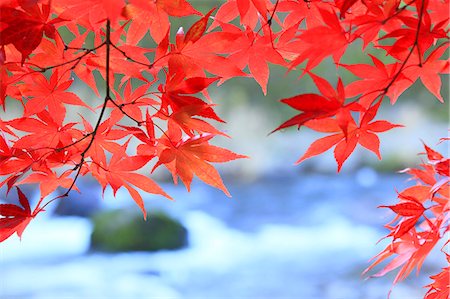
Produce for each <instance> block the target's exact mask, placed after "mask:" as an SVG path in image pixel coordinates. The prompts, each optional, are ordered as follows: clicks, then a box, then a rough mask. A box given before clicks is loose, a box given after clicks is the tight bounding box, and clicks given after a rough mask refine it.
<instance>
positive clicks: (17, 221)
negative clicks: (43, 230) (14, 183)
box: [0, 188, 37, 242]
mask: <svg viewBox="0 0 450 299" xmlns="http://www.w3.org/2000/svg"><path fill="white" fill-rule="evenodd" d="M17 195H18V197H19V203H20V204H21V206H22V207H20V206H18V205H14V204H0V242H3V241H5V240H6V239H8V238H9V237H10V236H11V235H12V234H14V233H17V235H18V236H19V238H22V234H23V231H24V230H25V228H26V227H27V225H28V224H29V223H30V221H31V220H32V219H33V218H34V217H35V216H36V214H37V212H36V211H35V212H34V213H32V212H31V209H30V204H29V202H28V198H27V197H26V196H25V194H23V192H22V191H21V190H20V189H19V188H17Z"/></svg>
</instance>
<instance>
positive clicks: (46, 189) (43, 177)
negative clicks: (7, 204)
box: [20, 167, 78, 198]
mask: <svg viewBox="0 0 450 299" xmlns="http://www.w3.org/2000/svg"><path fill="white" fill-rule="evenodd" d="M71 173H72V170H68V171H65V172H64V173H62V174H61V175H60V176H58V175H57V174H56V173H55V172H54V171H52V170H51V169H49V168H43V167H41V168H40V169H39V172H33V173H32V174H30V175H29V176H28V177H26V178H25V179H23V180H22V181H20V184H35V183H39V188H40V191H41V198H45V197H47V196H48V195H50V194H51V193H52V192H54V191H55V190H56V189H57V188H58V187H63V188H66V189H68V188H70V187H71V185H72V183H73V178H69V177H68V176H69V175H70V174H71ZM73 188H74V189H75V190H78V189H77V188H76V186H73Z"/></svg>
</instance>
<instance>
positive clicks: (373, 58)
mask: <svg viewBox="0 0 450 299" xmlns="http://www.w3.org/2000/svg"><path fill="white" fill-rule="evenodd" d="M448 5H449V3H448V0H408V1H400V0H383V1H381V0H334V1H333V0H228V1H226V2H225V3H223V4H222V5H221V6H220V7H218V8H217V9H211V10H210V11H208V12H207V13H206V14H203V13H201V12H200V11H198V10H197V9H196V8H195V7H194V6H193V5H192V4H191V3H189V1H187V0H178V1H175V0H155V1H146V0H127V1H124V0H117V1H113V0H57V1H56V0H3V1H1V2H0V15H1V20H0V78H1V80H0V106H1V108H2V109H3V110H4V111H8V109H9V107H8V106H9V103H10V102H14V101H16V102H17V103H18V104H19V105H21V106H22V107H23V111H22V113H21V115H20V116H18V117H17V118H14V119H11V120H0V176H2V180H1V181H0V187H5V188H6V189H7V191H8V192H9V191H10V190H11V189H13V188H17V192H18V199H19V202H20V206H19V205H14V204H2V205H0V216H1V217H0V241H4V240H5V239H7V238H8V237H10V236H11V235H12V234H14V233H17V234H18V235H19V236H21V235H22V232H23V230H24V229H25V227H26V226H27V225H28V223H29V222H30V221H31V219H33V218H34V217H35V216H36V215H37V214H38V213H39V212H41V211H43V210H44V208H45V207H46V205H48V204H49V203H51V202H53V201H55V200H58V199H60V198H62V197H66V196H67V195H68V194H69V192H71V191H72V190H74V189H75V190H76V189H77V187H76V184H77V179H78V178H79V177H80V176H84V175H87V174H92V176H93V177H94V178H96V179H97V180H98V182H99V183H100V185H101V186H102V188H103V190H105V188H107V187H111V188H112V190H113V191H114V194H115V193H116V192H117V190H119V189H120V188H122V187H124V188H125V189H126V190H127V191H128V192H129V193H130V196H131V197H132V198H133V200H134V201H135V202H136V203H137V205H138V206H139V207H140V208H141V210H142V211H143V213H144V217H145V207H144V202H143V199H142V195H141V193H142V192H146V193H153V194H157V195H161V196H163V197H166V198H168V199H171V197H170V195H168V194H167V193H166V192H165V191H164V190H163V189H162V188H161V187H160V186H159V185H158V184H157V183H156V182H154V181H153V180H152V179H151V178H150V175H151V172H152V171H153V170H154V169H156V168H165V169H167V170H168V171H169V172H170V173H171V175H172V177H173V180H174V183H177V182H178V179H180V180H181V181H182V183H183V184H184V185H185V186H186V188H187V189H188V190H189V188H190V184H191V182H192V180H193V178H194V176H196V177H198V178H199V179H200V180H202V181H203V182H205V183H206V184H209V185H211V186H213V187H215V188H218V189H220V190H222V191H223V192H224V193H225V194H227V195H230V194H229V192H228V190H227V189H226V187H225V185H224V183H223V181H222V179H221V177H220V175H219V173H218V172H217V170H216V169H215V167H214V166H213V165H212V164H211V163H223V162H228V161H231V160H235V159H240V158H245V156H243V155H239V154H236V153H233V152H231V151H229V150H227V149H224V148H220V147H217V146H214V145H212V144H211V140H212V139H213V138H215V137H218V136H225V137H227V135H226V134H225V133H223V132H221V131H220V130H218V129H217V128H216V126H215V124H217V123H220V122H224V121H223V120H222V119H221V118H220V117H219V116H218V115H217V114H216V112H215V111H214V107H215V104H213V102H212V99H211V98H210V96H209V94H208V87H209V86H211V85H218V84H221V83H223V82H224V81H227V80H229V79H231V78H234V77H252V78H254V79H255V81H256V82H257V83H258V84H259V85H260V87H261V89H262V91H263V93H264V94H266V93H267V84H268V80H269V74H270V69H269V64H277V65H280V66H282V67H285V68H286V69H287V70H288V71H291V72H298V73H299V75H300V78H302V77H304V76H309V77H310V78H311V79H312V80H313V82H314V83H315V85H316V87H317V93H305V94H298V95H293V96H291V97H289V98H285V99H282V100H281V102H282V103H283V104H286V105H288V106H290V107H291V108H293V109H294V110H297V111H298V114H297V115H295V116H294V117H292V118H291V119H289V120H287V121H285V122H284V123H282V124H281V125H280V126H279V127H277V128H276V129H275V130H274V132H275V131H278V130H280V129H284V128H288V127H297V128H298V129H300V128H301V127H307V128H309V129H312V130H315V131H317V132H320V133H324V134H325V135H326V136H324V137H322V138H320V139H318V140H316V141H314V142H312V144H311V145H310V147H309V148H308V149H307V151H306V152H305V153H304V154H303V155H302V156H301V157H300V158H299V159H298V161H297V162H298V163H300V162H302V161H303V160H305V159H309V158H312V157H313V156H316V155H319V154H321V153H323V152H325V151H327V150H329V149H331V148H334V149H333V151H334V156H335V159H336V163H337V166H338V171H339V170H340V169H341V168H342V167H343V165H344V163H345V161H346V160H347V159H348V157H349V156H350V155H351V154H352V153H353V152H354V150H355V148H356V147H357V146H358V145H360V146H362V147H363V148H366V149H367V150H369V151H371V152H373V153H374V154H375V155H376V156H377V157H378V158H379V159H381V153H380V139H379V137H378V134H379V133H383V132H386V131H388V130H391V129H394V128H397V127H400V126H401V125H400V124H394V123H391V122H389V121H388V120H383V119H377V114H378V110H379V107H380V105H381V104H382V103H383V102H385V101H390V103H392V104H394V103H395V102H396V101H397V100H398V98H399V96H400V95H401V94H402V93H403V92H404V91H405V90H407V89H408V88H409V87H411V86H412V85H413V84H414V83H415V82H416V81H418V80H419V79H420V81H421V82H422V84H423V85H424V86H425V87H426V88H427V89H428V90H429V92H430V93H431V94H433V95H434V96H435V97H436V98H437V100H439V101H441V102H442V101H443V100H444V99H443V97H442V95H441V85H442V82H441V77H440V75H441V74H446V73H448V72H449V61H448V59H447V58H446V53H447V51H448V46H449V40H448V25H449V16H448ZM186 16H191V17H192V18H195V19H196V21H195V22H194V24H193V25H192V26H190V27H189V28H185V29H184V28H179V29H178V28H171V20H173V19H175V18H183V17H186ZM63 32H64V34H63ZM144 44H145V45H148V44H152V45H153V46H151V47H149V46H145V47H144V46H143V45H144ZM352 44H362V49H361V51H362V53H363V54H364V55H365V56H366V57H368V58H369V59H370V62H358V63H355V64H349V63H343V62H342V61H341V58H342V57H343V55H344V54H345V53H346V51H347V49H348V48H349V46H351V45H352ZM326 59H330V60H332V61H333V63H334V64H335V67H336V69H339V70H345V71H348V72H350V73H351V74H353V75H354V77H355V79H354V80H353V81H350V82H347V81H346V80H344V79H342V78H336V79H337V80H336V81H337V84H335V85H334V84H332V83H330V82H329V81H327V80H326V79H324V78H323V77H322V76H321V75H320V74H319V73H318V72H317V70H316V67H317V66H318V65H320V64H321V63H322V62H323V61H324V60H326ZM74 77H77V78H79V79H80V80H81V81H83V82H84V83H85V84H86V85H87V86H88V87H90V88H91V89H92V90H93V91H94V92H95V94H96V95H97V96H98V98H99V99H101V100H99V101H98V102H95V103H91V102H90V101H87V100H88V99H83V98H82V97H81V96H80V95H78V94H76V93H74V92H72V91H69V88H70V86H71V85H72V83H73V82H74ZM100 77H101V78H100ZM73 106H80V107H83V108H85V109H88V110H90V111H91V112H92V113H94V114H95V115H96V120H95V121H94V122H92V123H91V122H89V121H88V120H87V119H86V118H85V117H84V116H83V115H80V116H79V117H78V119H77V120H74V118H73V113H72V114H71V113H70V111H71V110H72V109H73ZM69 115H70V116H71V117H69ZM69 118H70V120H69ZM130 122H131V123H132V124H133V125H130ZM425 149H426V153H427V158H428V161H429V163H426V164H424V165H422V168H421V169H408V170H407V172H408V173H409V174H411V175H412V176H413V177H414V178H415V179H416V180H417V185H416V186H414V187H411V188H409V189H407V190H405V191H403V192H401V193H399V199H400V203H398V204H397V205H393V206H387V208H389V209H391V210H392V211H393V212H394V213H396V214H397V217H396V218H395V219H394V221H393V222H392V223H391V224H390V225H388V226H387V228H388V229H389V230H390V231H391V233H390V234H389V237H390V238H392V239H393V241H392V244H391V245H390V246H388V247H387V248H386V249H385V250H384V251H383V252H382V253H380V255H378V256H377V257H376V261H375V262H374V265H376V264H378V263H381V262H383V261H384V260H385V259H387V258H388V257H390V256H393V255H397V256H396V257H395V258H394V259H393V260H392V261H391V262H390V263H389V264H388V265H387V266H386V267H385V268H384V269H383V270H381V271H380V272H378V274H376V275H377V276H381V275H384V274H385V273H387V272H389V271H391V270H394V269H395V268H398V267H401V269H400V272H399V274H398V275H397V277H396V279H395V282H397V281H400V280H401V279H403V278H405V277H406V276H408V274H409V273H410V272H411V271H412V269H413V268H414V267H415V266H417V268H418V269H420V266H421V264H422V263H423V261H424V259H425V257H426V256H427V254H428V252H429V251H430V250H431V249H432V248H433V247H434V246H435V245H436V243H437V242H438V241H439V240H440V239H442V237H443V235H444V234H445V232H447V231H448V226H447V225H446V222H447V220H448V191H449V190H448V188H449V187H448V185H449V174H448V172H449V170H448V169H449V168H448V163H449V160H448V159H446V158H444V157H443V156H441V155H440V154H439V153H437V152H435V151H433V150H432V149H431V148H429V147H427V146H426V147H425ZM151 168H152V170H150V169H151ZM21 184H37V185H39V189H40V192H41V193H40V200H39V201H38V203H37V204H36V205H35V208H34V209H33V212H32V209H31V207H30V203H29V201H28V199H27V197H26V196H25V195H24V194H23V193H22V191H21V190H20V187H19V185H21ZM58 188H63V189H64V190H65V191H64V193H63V195H61V196H56V197H53V198H52V196H53V195H52V194H53V192H54V191H55V190H57V189H58ZM446 254H447V253H446ZM447 258H448V254H447ZM371 268H372V267H370V268H369V269H368V270H370V269H371ZM432 279H433V280H434V282H433V283H432V284H430V285H429V286H428V287H429V291H428V293H427V294H426V298H429V299H432V298H433V299H434V298H447V297H448V288H449V287H448V283H447V284H446V283H445V281H446V280H447V281H448V268H447V269H444V271H443V272H442V273H441V274H438V275H435V276H433V277H432Z"/></svg>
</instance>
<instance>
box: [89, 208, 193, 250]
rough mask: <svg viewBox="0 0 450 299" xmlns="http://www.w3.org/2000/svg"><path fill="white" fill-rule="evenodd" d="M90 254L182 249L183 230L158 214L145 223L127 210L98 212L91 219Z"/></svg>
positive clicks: (177, 222)
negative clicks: (95, 252)
mask: <svg viewBox="0 0 450 299" xmlns="http://www.w3.org/2000/svg"><path fill="white" fill-rule="evenodd" d="M93 224H94V229H93V232H92V235H91V250H94V251H105V252H126V251H157V250H171V249H172V250H173V249H179V248H183V247H185V246H186V245H187V243H188V242H187V234H188V233H187V230H186V228H185V227H184V226H183V225H182V224H181V223H180V222H179V221H177V220H175V219H173V218H171V217H169V216H168V215H166V214H164V213H162V212H158V213H150V214H148V216H147V220H146V221H145V220H144V219H143V218H142V214H137V213H135V212H131V211H127V210H117V211H109V212H102V213H99V214H97V215H96V216H94V218H93Z"/></svg>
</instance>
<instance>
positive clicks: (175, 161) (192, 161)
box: [153, 128, 247, 196]
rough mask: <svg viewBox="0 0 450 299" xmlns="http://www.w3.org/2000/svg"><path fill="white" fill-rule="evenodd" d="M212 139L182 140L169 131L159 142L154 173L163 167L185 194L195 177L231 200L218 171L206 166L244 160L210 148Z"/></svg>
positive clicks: (205, 135)
mask: <svg viewBox="0 0 450 299" xmlns="http://www.w3.org/2000/svg"><path fill="white" fill-rule="evenodd" d="M213 137H214V135H213V134H202V135H197V136H193V137H189V138H187V139H182V137H181V131H180V130H179V129H176V128H172V129H171V130H170V131H169V132H168V133H167V134H165V135H164V137H163V138H161V139H160V146H161V149H160V154H159V160H158V163H157V164H156V165H155V167H154V168H153V169H156V168H157V167H159V166H160V165H162V164H164V165H165V166H166V167H167V168H168V169H169V171H170V172H171V173H172V176H173V179H174V182H175V183H176V182H177V178H178V177H180V179H181V181H182V182H183V183H184V185H185V186H186V188H187V190H188V191H189V190H190V185H191V182H192V179H193V178H194V174H195V175H196V176H197V177H198V178H199V179H201V180H202V181H204V182H205V183H207V184H208V185H211V186H213V187H215V188H218V189H220V190H222V191H223V192H224V193H225V194H226V195H227V196H231V195H230V192H228V190H227V188H226V187H225V185H224V184H223V181H222V178H221V177H220V175H219V173H218V172H217V170H216V169H215V168H214V167H213V166H212V165H211V164H209V163H208V162H215V163H217V162H219V163H221V162H228V161H231V160H235V159H241V158H247V157H246V156H243V155H238V154H235V153H233V152H231V151H229V150H226V149H224V148H220V147H217V146H214V145H210V144H209V143H208V141H209V140H211V138H213ZM169 138H170V139H169Z"/></svg>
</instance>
